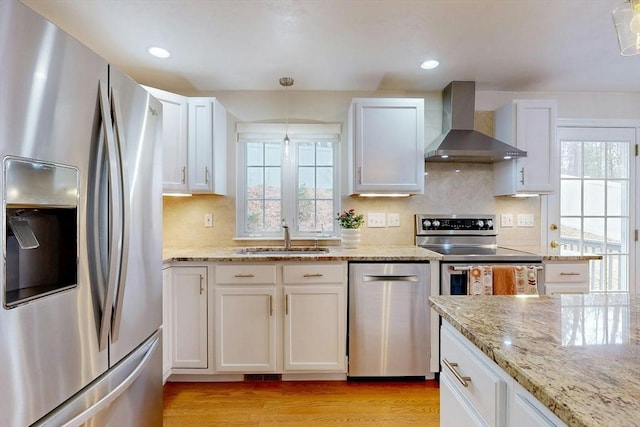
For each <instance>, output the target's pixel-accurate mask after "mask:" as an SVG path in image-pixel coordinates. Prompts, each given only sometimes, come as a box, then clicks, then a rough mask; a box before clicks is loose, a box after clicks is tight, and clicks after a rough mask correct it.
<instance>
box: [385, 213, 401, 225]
mask: <svg viewBox="0 0 640 427" xmlns="http://www.w3.org/2000/svg"><path fill="white" fill-rule="evenodd" d="M387 226H389V227H400V214H399V213H390V214H387Z"/></svg>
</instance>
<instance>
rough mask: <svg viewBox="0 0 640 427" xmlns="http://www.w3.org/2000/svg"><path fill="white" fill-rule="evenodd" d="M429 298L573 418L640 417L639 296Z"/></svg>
mask: <svg viewBox="0 0 640 427" xmlns="http://www.w3.org/2000/svg"><path fill="white" fill-rule="evenodd" d="M429 300H430V304H431V306H432V308H433V309H434V310H435V311H436V312H437V313H438V314H439V315H440V316H442V318H443V319H444V320H446V321H447V322H448V323H450V324H451V325H452V326H453V327H454V328H455V329H456V330H458V331H459V332H460V333H461V334H462V335H463V336H464V337H466V338H467V339H469V340H470V341H471V342H472V343H473V344H474V345H475V346H476V347H478V348H479V349H480V351H482V352H483V353H484V354H486V355H487V356H488V357H489V358H490V359H491V360H493V361H494V362H495V363H496V364H497V365H498V366H499V367H500V368H501V369H502V370H504V372H506V373H507V374H508V375H509V376H511V377H512V378H514V379H515V380H516V381H517V382H518V383H519V384H521V385H522V386H523V387H524V388H525V389H526V390H528V391H529V392H530V393H531V394H532V395H533V396H534V397H536V398H537V399H538V400H539V401H540V402H541V403H542V404H543V405H545V406H546V407H547V408H549V409H550V410H551V411H552V412H553V413H554V414H556V415H557V416H558V417H559V418H560V419H561V420H563V421H564V422H565V423H567V424H568V425H570V426H638V425H640V322H639V320H640V296H634V295H632V296H630V295H623V294H619V295H608V296H607V295H598V294H588V295H561V296H553V297H546V296H542V297H530V298H522V297H514V296H487V297H483V296H434V297H430V299H429Z"/></svg>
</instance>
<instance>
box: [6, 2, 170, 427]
mask: <svg viewBox="0 0 640 427" xmlns="http://www.w3.org/2000/svg"><path fill="white" fill-rule="evenodd" d="M0 58H1V60H2V71H1V72H0V161H1V162H2V167H3V169H2V173H1V175H0V189H1V191H2V199H3V206H2V221H1V223H2V231H1V236H2V238H1V239H2V254H3V259H2V262H0V280H1V281H2V286H1V292H0V299H1V306H0V389H1V390H2V391H1V393H0V425H2V426H4V427H13V426H16V427H17V426H20V427H22V426H29V425H51V426H62V425H68V426H77V425H91V426H159V425H162V366H161V365H162V355H161V347H162V346H161V342H160V341H161V320H162V318H161V316H162V314H161V305H162V301H161V300H162V279H161V271H162V249H161V235H162V214H161V213H162V195H161V194H162V189H161V186H162V183H161V180H162V178H161V172H162V158H161V156H162V153H161V144H160V142H159V137H160V133H161V125H160V123H161V114H162V106H161V104H160V102H158V101H157V100H156V99H154V98H152V97H151V96H150V95H149V94H148V93H147V91H146V90H144V89H143V88H142V87H141V86H139V85H138V84H136V83H135V82H134V81H133V80H131V79H129V78H128V77H127V76H126V75H124V74H123V73H121V72H119V71H118V70H116V69H115V68H114V67H113V66H110V65H109V64H108V63H107V62H106V61H105V60H104V59H103V58H101V57H99V56H98V55H96V54H95V53H94V52H92V51H91V50H90V49H88V48H87V47H85V46H84V45H82V44H81V43H79V42H78V41H77V40H75V39H73V38H72V37H70V36H68V35H67V34H65V33H64V32H63V31H62V30H60V29H59V28H57V27H56V26H54V25H53V24H51V23H50V22H48V21H46V20H45V19H43V18H42V17H41V16H40V15H38V14H37V13H35V12H34V11H32V10H31V9H29V8H28V7H26V6H25V5H23V4H22V3H20V2H19V1H17V0H5V1H1V2H0Z"/></svg>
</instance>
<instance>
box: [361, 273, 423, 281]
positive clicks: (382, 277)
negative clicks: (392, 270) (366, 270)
mask: <svg viewBox="0 0 640 427" xmlns="http://www.w3.org/2000/svg"><path fill="white" fill-rule="evenodd" d="M362 281H363V282H417V281H418V276H416V275H415V274H363V275H362Z"/></svg>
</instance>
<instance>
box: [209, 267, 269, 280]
mask: <svg viewBox="0 0 640 427" xmlns="http://www.w3.org/2000/svg"><path fill="white" fill-rule="evenodd" d="M214 274H215V282H216V285H236V284H237V285H247V284H249V285H250V284H256V285H264V284H274V283H276V266H275V264H270V265H255V264H254V265H250V264H249V265H244V264H234V265H218V266H216V268H215V273H214Z"/></svg>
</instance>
